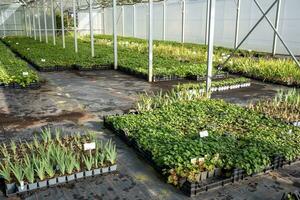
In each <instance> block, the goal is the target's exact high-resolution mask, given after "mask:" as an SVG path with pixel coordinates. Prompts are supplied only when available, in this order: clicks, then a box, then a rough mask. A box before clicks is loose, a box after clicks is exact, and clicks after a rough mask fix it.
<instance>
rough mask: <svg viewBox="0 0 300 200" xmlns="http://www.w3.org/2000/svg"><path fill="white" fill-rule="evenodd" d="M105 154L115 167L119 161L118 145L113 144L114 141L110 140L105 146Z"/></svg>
mask: <svg viewBox="0 0 300 200" xmlns="http://www.w3.org/2000/svg"><path fill="white" fill-rule="evenodd" d="M105 153H106V157H107V160H108V161H109V162H110V163H111V164H112V165H114V164H115V163H116V160H117V149H116V145H115V144H113V142H112V140H108V142H107V143H106V144H105Z"/></svg>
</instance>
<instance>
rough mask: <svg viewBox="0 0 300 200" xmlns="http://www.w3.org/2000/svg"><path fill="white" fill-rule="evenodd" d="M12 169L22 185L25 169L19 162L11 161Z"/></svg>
mask: <svg viewBox="0 0 300 200" xmlns="http://www.w3.org/2000/svg"><path fill="white" fill-rule="evenodd" d="M10 169H11V171H12V173H13V174H14V177H15V178H16V179H17V181H18V183H19V184H20V185H21V183H22V181H23V178H24V171H23V166H22V164H21V163H19V162H14V163H11V162H10Z"/></svg>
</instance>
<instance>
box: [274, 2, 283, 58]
mask: <svg viewBox="0 0 300 200" xmlns="http://www.w3.org/2000/svg"><path fill="white" fill-rule="evenodd" d="M280 7H281V0H278V2H277V9H276V18H275V29H276V30H277V31H278V27H279V18H280ZM276 48H277V34H276V32H274V36H273V47H272V54H273V56H275V54H276Z"/></svg>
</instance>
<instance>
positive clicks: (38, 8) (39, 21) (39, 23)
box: [37, 6, 42, 42]
mask: <svg viewBox="0 0 300 200" xmlns="http://www.w3.org/2000/svg"><path fill="white" fill-rule="evenodd" d="M37 12H38V13H37V17H38V27H39V38H40V42H41V41H42V30H41V17H40V7H39V6H37Z"/></svg>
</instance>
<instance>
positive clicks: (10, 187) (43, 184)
mask: <svg viewBox="0 0 300 200" xmlns="http://www.w3.org/2000/svg"><path fill="white" fill-rule="evenodd" d="M116 170H117V165H112V166H109V167H103V168H97V169H93V170H91V176H92V177H95V176H98V175H103V174H106V173H112V172H115V171H116ZM85 174H86V173H85V171H81V172H76V173H73V174H71V175H66V176H59V177H55V178H50V179H46V180H43V181H37V182H35V183H32V184H30V185H29V184H25V185H24V189H23V190H21V191H20V190H19V189H18V188H19V187H17V186H16V184H5V194H6V196H7V197H10V196H14V195H17V194H21V193H25V192H29V191H34V190H38V189H42V188H47V187H51V186H53V185H60V184H65V183H69V182H73V181H76V180H80V179H83V178H87V177H91V176H90V175H88V176H86V175H85ZM33 185H34V187H32V186H33Z"/></svg>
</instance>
